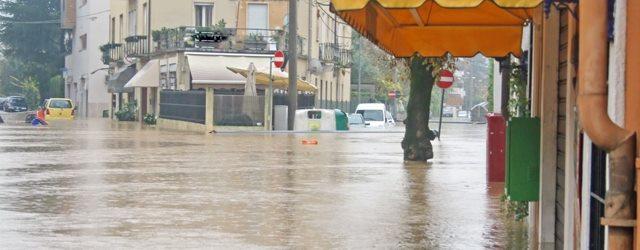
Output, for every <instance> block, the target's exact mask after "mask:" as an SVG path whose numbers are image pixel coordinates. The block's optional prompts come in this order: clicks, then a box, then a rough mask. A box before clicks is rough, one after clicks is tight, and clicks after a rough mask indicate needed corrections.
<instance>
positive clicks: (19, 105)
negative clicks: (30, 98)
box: [3, 96, 28, 112]
mask: <svg viewBox="0 0 640 250" xmlns="http://www.w3.org/2000/svg"><path fill="white" fill-rule="evenodd" d="M3 107H4V111H6V112H23V111H27V109H28V108H27V100H26V99H24V97H22V96H10V97H8V98H7V100H6V101H5V102H4V105H3Z"/></svg>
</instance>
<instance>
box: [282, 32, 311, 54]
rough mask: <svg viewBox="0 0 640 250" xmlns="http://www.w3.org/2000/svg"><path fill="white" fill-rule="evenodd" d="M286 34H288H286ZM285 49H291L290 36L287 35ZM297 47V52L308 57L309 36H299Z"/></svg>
mask: <svg viewBox="0 0 640 250" xmlns="http://www.w3.org/2000/svg"><path fill="white" fill-rule="evenodd" d="M285 36H286V34H285ZM284 42H285V43H284V46H283V47H284V48H283V49H284V50H286V51H288V50H289V37H288V36H286V37H285V39H284ZM296 48H298V49H297V54H298V56H300V57H306V56H307V55H308V51H307V38H305V37H301V36H298V42H297V43H296Z"/></svg>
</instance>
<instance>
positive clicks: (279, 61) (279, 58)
mask: <svg viewBox="0 0 640 250" xmlns="http://www.w3.org/2000/svg"><path fill="white" fill-rule="evenodd" d="M273 57H274V58H273V66H276V68H282V66H284V52H282V51H280V50H278V51H276V53H275V54H274V55H273Z"/></svg>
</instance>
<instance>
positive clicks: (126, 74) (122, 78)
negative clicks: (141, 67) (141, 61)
mask: <svg viewBox="0 0 640 250" xmlns="http://www.w3.org/2000/svg"><path fill="white" fill-rule="evenodd" d="M135 74H136V68H135V65H131V66H127V67H126V68H125V69H124V70H122V71H120V72H117V73H115V74H112V75H110V76H109V80H108V81H107V90H108V91H109V93H125V92H126V93H131V92H133V89H125V88H124V85H125V84H126V83H127V82H128V81H129V80H130V79H131V78H132V77H133V76H134V75H135Z"/></svg>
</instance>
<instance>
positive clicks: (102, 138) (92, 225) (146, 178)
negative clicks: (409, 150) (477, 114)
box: [0, 120, 526, 249]
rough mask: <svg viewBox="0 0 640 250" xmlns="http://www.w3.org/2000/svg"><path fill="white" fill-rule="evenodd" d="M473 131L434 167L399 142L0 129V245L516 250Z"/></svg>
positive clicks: (518, 231)
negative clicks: (405, 155)
mask: <svg viewBox="0 0 640 250" xmlns="http://www.w3.org/2000/svg"><path fill="white" fill-rule="evenodd" d="M485 134H486V126H485V125H471V124H447V125H445V126H444V128H443V138H442V141H441V142H438V141H436V142H434V151H435V160H433V161H432V162H429V163H422V164H421V163H404V162H403V159H402V149H401V147H400V141H401V140H402V136H403V134H401V133H388V134H363V133H352V134H318V135H315V136H314V137H316V138H317V139H318V141H319V145H302V144H301V140H302V139H303V138H309V137H310V135H307V134H295V135H293V134H274V135H268V134H212V135H203V134H197V133H185V132H176V131H164V130H158V129H154V128H143V127H141V126H140V125H138V124H137V123H117V122H112V121H108V120H91V121H81V120H79V121H74V122H72V123H71V122H69V123H64V122H58V123H52V124H51V126H49V127H32V126H27V125H23V124H3V125H0V189H1V190H2V192H0V221H2V224H1V225H0V238H2V243H1V244H2V245H3V246H2V247H1V248H31V247H54V248H70V247H74V248H107V247H109V248H122V247H124V248H196V247H225V248H239V247H251V248H254V247H260V248H262V247H266V248H271V247H274V248H283V247H284V248H291V247H293V248H299V247H318V248H402V247H405V248H415V247H421V248H431V249H433V248H436V249H478V248H480V249H481V248H490V249H495V248H520V247H523V246H524V245H522V244H525V242H526V240H525V239H524V237H526V236H525V234H526V233H525V232H524V227H525V226H523V225H522V224H519V223H510V221H512V219H509V218H506V216H504V215H502V213H501V208H500V207H501V203H500V195H501V191H502V186H500V185H490V186H488V185H487V183H486V182H485V136H486V135H485Z"/></svg>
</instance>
